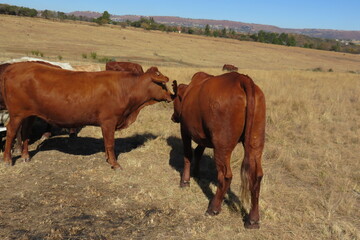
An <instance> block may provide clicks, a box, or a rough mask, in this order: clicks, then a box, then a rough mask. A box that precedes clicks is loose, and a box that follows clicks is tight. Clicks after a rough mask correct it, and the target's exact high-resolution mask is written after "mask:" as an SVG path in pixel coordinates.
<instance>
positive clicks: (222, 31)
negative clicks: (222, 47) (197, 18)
mask: <svg viewBox="0 0 360 240" xmlns="http://www.w3.org/2000/svg"><path fill="white" fill-rule="evenodd" d="M221 37H227V35H226V28H223V29H222V30H221Z"/></svg>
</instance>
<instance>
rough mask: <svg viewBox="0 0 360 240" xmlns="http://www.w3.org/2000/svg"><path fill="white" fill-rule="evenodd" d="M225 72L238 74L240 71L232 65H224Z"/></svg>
mask: <svg viewBox="0 0 360 240" xmlns="http://www.w3.org/2000/svg"><path fill="white" fill-rule="evenodd" d="M222 70H223V71H229V72H237V71H238V70H239V69H238V68H237V67H235V66H234V65H231V64H224V66H223V68H222Z"/></svg>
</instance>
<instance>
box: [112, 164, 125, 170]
mask: <svg viewBox="0 0 360 240" xmlns="http://www.w3.org/2000/svg"><path fill="white" fill-rule="evenodd" d="M111 169H113V170H116V171H120V170H123V168H122V167H121V166H120V165H115V166H111Z"/></svg>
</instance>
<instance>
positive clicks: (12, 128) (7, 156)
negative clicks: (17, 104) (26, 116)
mask: <svg viewBox="0 0 360 240" xmlns="http://www.w3.org/2000/svg"><path fill="white" fill-rule="evenodd" d="M21 122H22V119H21V118H16V117H11V116H10V121H9V123H8V125H7V126H6V142H5V150H4V162H5V164H6V165H9V166H11V165H12V159H11V148H12V143H13V141H14V139H15V136H16V134H17V132H18V130H19V127H20V125H21Z"/></svg>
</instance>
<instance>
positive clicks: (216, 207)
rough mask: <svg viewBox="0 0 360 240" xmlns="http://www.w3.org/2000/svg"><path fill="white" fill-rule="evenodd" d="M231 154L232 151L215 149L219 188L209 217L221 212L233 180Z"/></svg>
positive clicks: (211, 203) (209, 211)
mask: <svg viewBox="0 0 360 240" xmlns="http://www.w3.org/2000/svg"><path fill="white" fill-rule="evenodd" d="M231 152H232V151H219V150H217V149H216V148H215V149H214V158H215V164H216V170H217V175H218V177H217V178H218V179H217V180H218V186H217V189H216V193H215V196H214V197H213V199H212V200H211V201H210V204H209V207H208V209H207V211H206V214H208V215H211V216H213V215H217V214H219V213H220V212H221V204H222V202H223V200H224V196H225V194H226V192H227V191H228V189H229V187H230V184H231V180H232V172H231V168H230V158H231Z"/></svg>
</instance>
